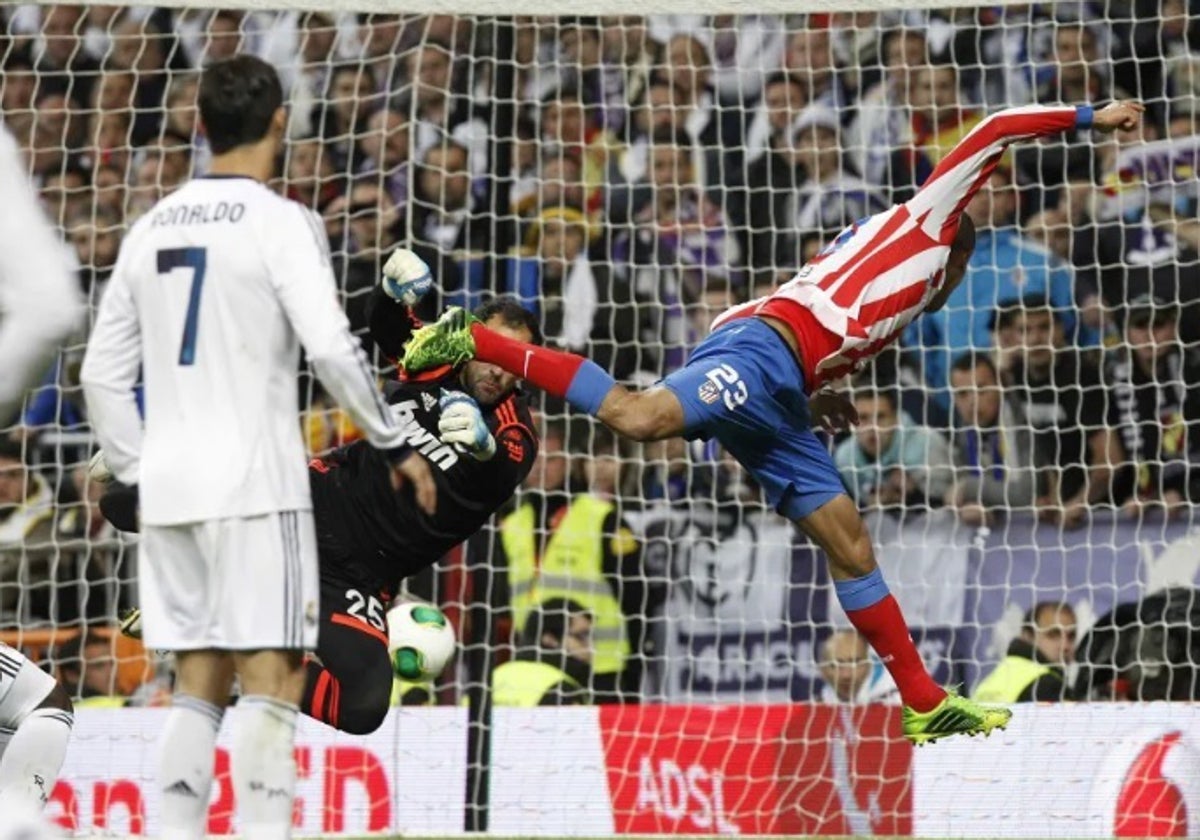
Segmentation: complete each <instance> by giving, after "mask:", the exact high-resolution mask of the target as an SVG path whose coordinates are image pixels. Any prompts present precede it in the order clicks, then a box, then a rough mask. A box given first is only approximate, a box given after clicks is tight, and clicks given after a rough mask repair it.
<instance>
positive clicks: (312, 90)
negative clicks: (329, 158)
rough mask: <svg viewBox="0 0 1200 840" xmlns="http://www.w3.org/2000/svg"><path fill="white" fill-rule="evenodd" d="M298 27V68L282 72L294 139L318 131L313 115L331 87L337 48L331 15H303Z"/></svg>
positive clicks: (335, 29) (334, 27) (315, 13)
mask: <svg viewBox="0 0 1200 840" xmlns="http://www.w3.org/2000/svg"><path fill="white" fill-rule="evenodd" d="M298 27H299V33H298V38H299V40H300V45H299V46H300V49H299V54H298V55H297V56H296V61H295V64H293V65H292V66H290V67H289V66H285V67H282V68H280V71H281V75H284V77H285V78H284V82H285V89H286V90H287V91H288V94H287V96H288V102H289V105H288V136H289V137H292V138H298V137H308V136H309V135H311V134H312V133H313V131H314V130H315V126H314V125H313V114H314V112H315V111H316V110H317V107H318V103H319V102H320V101H321V95H322V94H323V93H324V92H325V89H326V86H327V85H328V82H329V78H328V76H329V67H330V64H331V63H332V62H333V61H334V57H335V52H334V48H335V46H336V44H337V25H336V22H335V20H334V18H333V16H332V15H330V14H329V13H327V12H305V13H304V14H301V15H300V18H299V20H298Z"/></svg>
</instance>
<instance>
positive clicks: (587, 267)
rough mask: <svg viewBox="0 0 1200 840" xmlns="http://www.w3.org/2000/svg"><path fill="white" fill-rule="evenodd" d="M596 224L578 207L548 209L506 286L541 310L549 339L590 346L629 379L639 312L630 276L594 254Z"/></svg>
mask: <svg viewBox="0 0 1200 840" xmlns="http://www.w3.org/2000/svg"><path fill="white" fill-rule="evenodd" d="M566 159H567V160H569V158H566ZM591 229H592V228H591V226H590V225H589V223H588V220H587V219H586V218H585V217H584V214H583V213H582V212H581V211H580V210H579V209H578V208H576V207H570V206H565V205H560V206H557V207H548V208H546V209H545V210H543V211H542V212H541V213H540V214H538V216H537V217H536V218H535V219H534V220H533V221H532V223H531V224H530V227H529V229H528V230H527V231H526V236H525V247H524V249H523V251H522V253H521V254H519V255H518V256H516V257H514V258H513V259H510V260H508V261H507V263H506V272H505V284H506V286H505V289H504V291H506V292H507V293H509V294H512V295H515V296H516V297H517V299H518V300H520V301H521V305H522V306H523V307H525V308H526V309H528V310H530V311H531V312H536V313H537V315H538V317H539V319H540V321H541V326H542V334H543V335H544V336H545V337H546V342H547V343H548V344H550V345H551V346H557V347H562V348H568V349H573V350H575V351H576V352H580V351H582V350H584V349H586V352H588V353H589V355H590V354H593V353H594V354H596V356H595V358H598V359H600V360H601V361H599V362H598V364H601V365H604V368H605V370H609V371H611V372H612V374H613V376H616V377H618V378H620V379H628V378H629V377H630V376H632V375H633V373H634V372H635V370H636V369H637V365H638V348H637V334H638V320H637V318H638V309H637V305H636V302H635V301H634V298H633V293H632V290H631V289H630V286H629V282H628V280H627V279H626V277H625V275H624V273H623V272H616V271H614V270H613V269H612V267H611V266H610V265H608V264H606V263H605V262H603V261H596V260H593V259H592V258H591V256H590V254H589V245H590V240H591Z"/></svg>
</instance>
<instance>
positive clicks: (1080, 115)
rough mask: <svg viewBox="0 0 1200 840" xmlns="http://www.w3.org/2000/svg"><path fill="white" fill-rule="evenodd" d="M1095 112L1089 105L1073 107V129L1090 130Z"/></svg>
mask: <svg viewBox="0 0 1200 840" xmlns="http://www.w3.org/2000/svg"><path fill="white" fill-rule="evenodd" d="M1095 115H1096V112H1095V111H1094V110H1093V109H1092V106H1091V105H1076V106H1075V127H1076V128H1091V127H1092V122H1093V120H1094V118H1095Z"/></svg>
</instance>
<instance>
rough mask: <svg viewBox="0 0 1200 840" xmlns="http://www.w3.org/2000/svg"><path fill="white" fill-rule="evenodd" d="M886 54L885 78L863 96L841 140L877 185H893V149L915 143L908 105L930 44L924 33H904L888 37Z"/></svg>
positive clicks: (904, 30) (895, 32)
mask: <svg viewBox="0 0 1200 840" xmlns="http://www.w3.org/2000/svg"><path fill="white" fill-rule="evenodd" d="M881 50H882V53H883V66H884V77H883V78H882V79H881V80H880V81H879V82H877V83H876V84H875V85H873V86H871V87H870V88H868V89H867V90H866V91H865V92H864V93H863V95H862V97H861V98H860V99H859V101H858V103H857V106H856V108H855V112H854V118H853V119H852V120H851V122H850V124H849V125H848V126H847V127H846V131H845V132H844V133H843V135H842V140H843V146H842V148H843V151H844V153H845V154H847V155H849V156H850V160H851V161H852V162H853V164H854V168H855V169H856V170H858V172H859V173H861V174H862V176H863V177H864V178H865V179H866V180H867V182H868V183H871V184H875V185H877V186H885V185H888V184H891V183H893V177H892V173H891V163H892V160H891V157H892V150H893V149H902V148H904V147H906V146H908V145H909V144H910V143H911V142H912V135H913V125H912V119H911V116H910V114H909V112H908V110H907V109H906V108H905V107H904V106H905V104H906V103H907V102H908V101H909V91H910V89H911V86H912V83H913V71H914V70H915V69H916V68H918V67H923V66H925V65H926V63H927V59H926V53H927V51H928V45H927V42H926V40H925V33H924V32H922V31H921V30H919V29H908V28H899V29H892V30H890V31H888V32H885V33H884V34H883V37H882V47H881Z"/></svg>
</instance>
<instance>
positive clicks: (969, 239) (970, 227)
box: [950, 213, 975, 254]
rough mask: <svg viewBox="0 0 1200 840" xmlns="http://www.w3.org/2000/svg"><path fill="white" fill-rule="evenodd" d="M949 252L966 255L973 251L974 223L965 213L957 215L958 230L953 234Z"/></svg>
mask: <svg viewBox="0 0 1200 840" xmlns="http://www.w3.org/2000/svg"><path fill="white" fill-rule="evenodd" d="M950 250H952V251H966V252H967V253H968V254H969V253H971V252H972V251H974V250H975V222H973V221H972V220H971V217H970V216H968V215H967V214H966V213H961V214H959V217H958V230H956V231H955V232H954V242H952V243H951V244H950Z"/></svg>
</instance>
